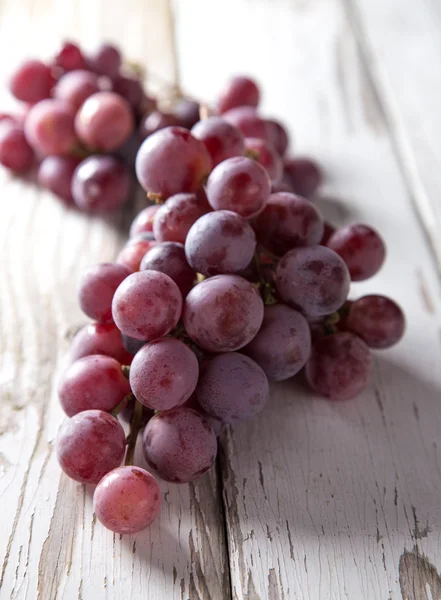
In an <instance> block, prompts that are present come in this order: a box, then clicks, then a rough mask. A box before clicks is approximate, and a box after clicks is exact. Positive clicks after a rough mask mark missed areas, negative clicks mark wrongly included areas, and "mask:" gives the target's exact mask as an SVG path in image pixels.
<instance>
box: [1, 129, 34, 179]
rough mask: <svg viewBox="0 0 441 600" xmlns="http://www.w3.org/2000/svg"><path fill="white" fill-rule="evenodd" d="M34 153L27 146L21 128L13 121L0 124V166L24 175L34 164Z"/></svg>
mask: <svg viewBox="0 0 441 600" xmlns="http://www.w3.org/2000/svg"><path fill="white" fill-rule="evenodd" d="M34 160H35V156H34V151H33V150H32V148H31V147H30V145H29V144H28V141H27V140H26V136H25V134H24V131H23V127H22V126H21V125H19V124H18V123H14V121H11V120H6V119H3V120H2V121H1V122H0V164H2V165H3V166H4V167H6V168H7V169H10V170H11V171H14V172H15V173H24V172H25V171H28V170H29V169H30V168H31V167H32V165H33V164H34Z"/></svg>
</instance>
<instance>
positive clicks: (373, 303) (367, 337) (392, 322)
mask: <svg viewBox="0 0 441 600" xmlns="http://www.w3.org/2000/svg"><path fill="white" fill-rule="evenodd" d="M405 327H406V320H405V317H404V313H403V311H402V310H401V308H400V307H399V306H398V304H396V303H395V302H394V301H393V300H391V299H390V298H386V296H378V295H373V294H372V295H369V296H363V297H362V298H359V299H358V300H356V301H355V302H353V303H352V304H351V306H350V309H349V315H348V316H347V319H346V328H347V329H348V330H349V331H351V332H352V333H355V334H356V335H358V336H359V337H361V339H362V340H364V341H365V342H366V344H367V345H368V346H369V347H370V348H377V349H382V348H390V347H391V346H393V345H395V344H396V343H397V342H399V341H400V339H401V338H402V337H403V335H404V330H405Z"/></svg>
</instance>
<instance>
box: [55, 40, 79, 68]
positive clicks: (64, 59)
mask: <svg viewBox="0 0 441 600" xmlns="http://www.w3.org/2000/svg"><path fill="white" fill-rule="evenodd" d="M54 64H55V66H57V67H60V69H63V71H75V70H76V69H85V68H86V67H87V63H86V59H85V58H84V56H83V53H82V52H81V50H80V48H79V47H78V46H77V45H76V44H73V43H72V42H64V44H63V45H62V46H61V49H60V50H59V51H58V52H57V54H56V55H55V58H54Z"/></svg>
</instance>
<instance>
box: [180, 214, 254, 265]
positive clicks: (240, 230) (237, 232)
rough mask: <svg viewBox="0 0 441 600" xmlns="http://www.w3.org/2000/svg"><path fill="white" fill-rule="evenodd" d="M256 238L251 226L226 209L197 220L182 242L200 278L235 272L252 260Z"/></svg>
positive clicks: (189, 260)
mask: <svg viewBox="0 0 441 600" xmlns="http://www.w3.org/2000/svg"><path fill="white" fill-rule="evenodd" d="M255 248H256V236H255V235H254V231H253V229H252V227H251V225H250V224H249V223H248V222H247V221H245V219H242V217H240V216H239V215H238V214H236V213H234V212H231V211H229V210H217V211H214V212H209V213H208V214H206V215H204V216H202V217H200V219H198V220H197V221H196V223H195V224H194V225H193V226H192V227H191V229H190V231H189V232H188V235H187V239H186V241H185V254H186V256H187V260H188V263H189V264H190V266H191V267H192V268H193V269H194V270H195V271H197V272H198V273H202V274H203V275H219V274H221V273H224V274H228V273H237V272H238V271H240V270H242V269H245V267H247V266H248V265H249V264H250V262H251V260H252V259H253V255H254V250H255Z"/></svg>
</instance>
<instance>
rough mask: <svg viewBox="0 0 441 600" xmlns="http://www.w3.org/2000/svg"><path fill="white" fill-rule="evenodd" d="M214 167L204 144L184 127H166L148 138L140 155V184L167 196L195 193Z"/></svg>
mask: <svg viewBox="0 0 441 600" xmlns="http://www.w3.org/2000/svg"><path fill="white" fill-rule="evenodd" d="M211 167H212V165H211V157H210V155H209V154H208V152H207V150H206V148H205V146H204V144H203V143H202V142H201V141H200V140H197V139H196V138H194V137H193V136H192V135H191V133H190V132H189V131H188V130H187V129H184V128H183V127H166V128H165V129H161V130H160V131H157V132H156V133H153V134H152V135H150V136H149V137H148V138H147V139H146V140H144V142H143V143H142V145H141V147H140V149H139V152H138V156H137V158H136V174H137V176H138V180H139V183H140V184H141V185H142V187H143V188H144V189H145V190H146V191H147V192H151V193H155V194H160V195H161V196H162V197H163V198H164V199H166V198H169V197H170V196H173V195H174V194H178V193H180V192H195V191H196V190H197V189H198V188H199V187H200V186H201V185H202V183H203V182H204V180H205V179H206V177H207V176H208V174H209V173H210V171H211ZM162 241H165V240H162ZM173 241H178V240H173Z"/></svg>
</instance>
